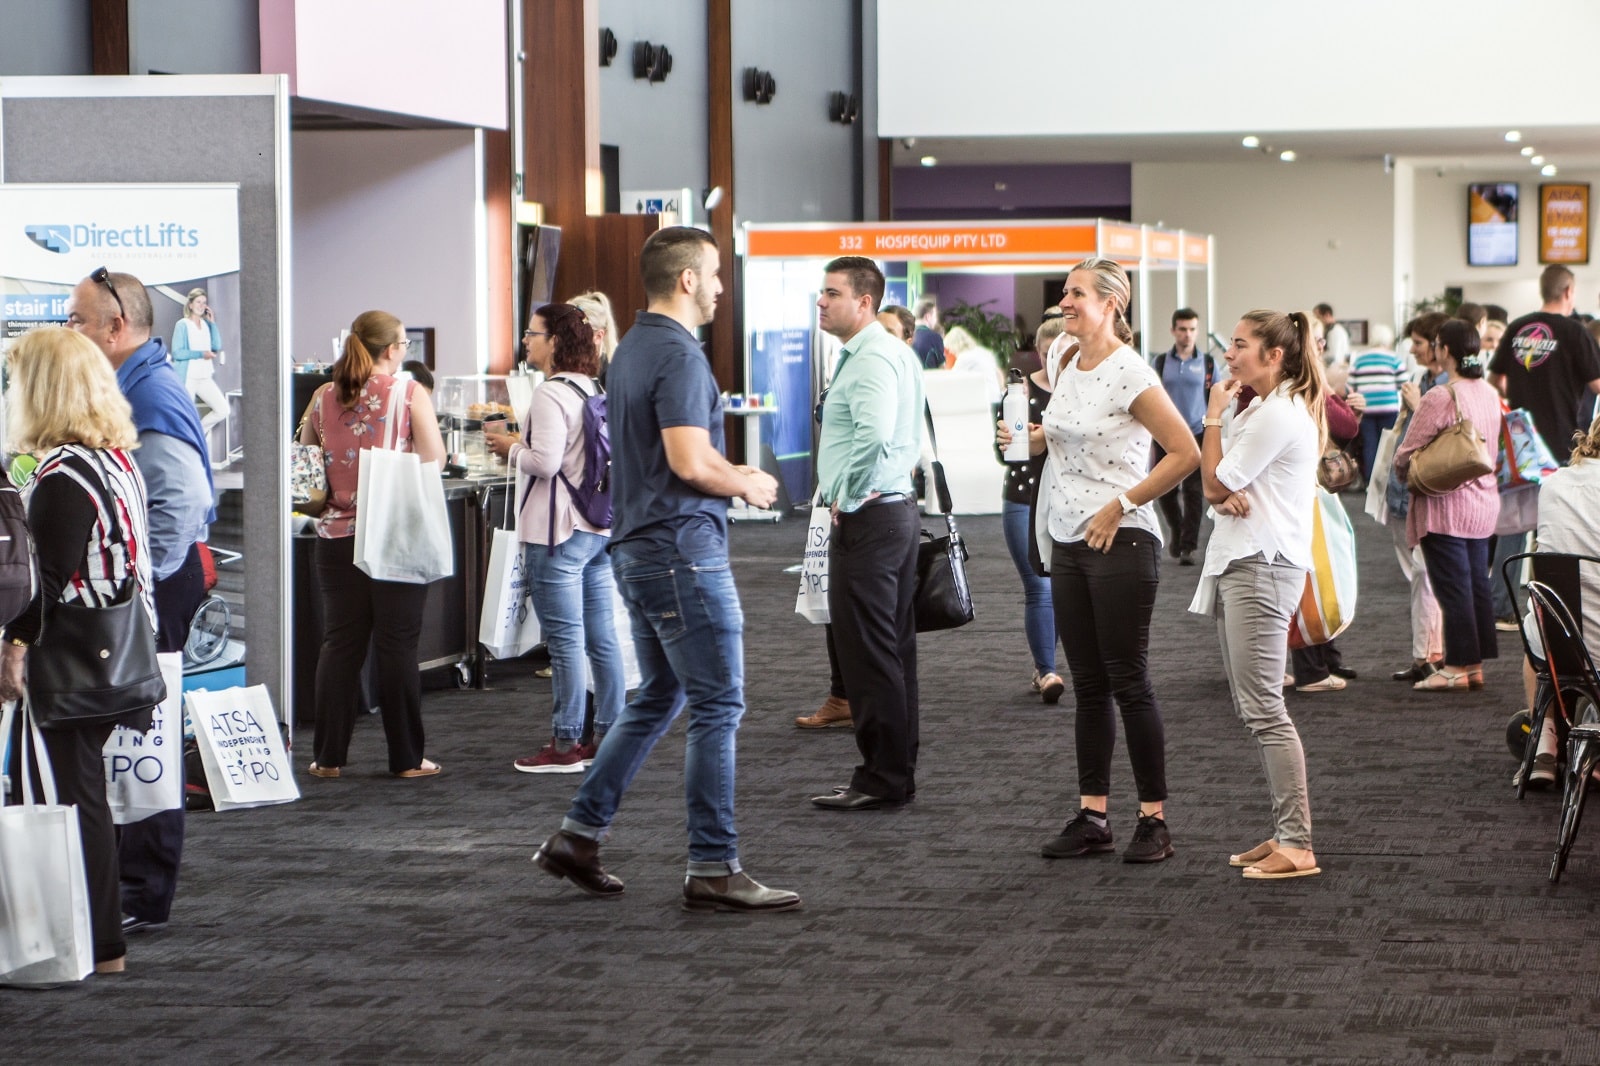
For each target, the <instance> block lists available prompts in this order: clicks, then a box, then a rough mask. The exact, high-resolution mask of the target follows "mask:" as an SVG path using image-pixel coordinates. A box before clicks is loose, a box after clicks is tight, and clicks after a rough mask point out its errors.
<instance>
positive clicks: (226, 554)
mask: <svg viewBox="0 0 1600 1066" xmlns="http://www.w3.org/2000/svg"><path fill="white" fill-rule="evenodd" d="M101 267H105V268H106V270H107V271H109V272H110V277H109V278H108V279H107V280H108V281H112V282H113V284H110V285H108V284H106V282H104V281H102V282H98V283H97V282H94V281H91V280H90V277H91V275H93V274H94V273H95V272H96V271H98V270H99V269H100V268H101ZM127 276H131V278H132V279H137V281H133V280H129V277H127ZM82 283H87V288H89V289H91V290H94V291H96V292H98V290H99V288H100V287H101V286H104V288H105V294H104V295H102V296H100V305H99V306H100V309H102V310H103V311H105V312H106V313H109V314H117V313H119V312H120V313H122V314H123V317H124V318H126V317H127V306H128V304H129V303H130V302H138V301H137V296H134V295H130V294H131V293H133V292H134V291H135V288H136V286H137V284H139V283H142V284H143V286H144V292H145V295H146V296H148V298H149V305H150V317H151V326H150V340H149V341H148V342H147V344H148V345H152V346H156V347H154V348H149V349H147V348H146V347H145V346H141V347H140V348H139V350H138V351H136V352H134V353H127V354H125V355H124V358H125V359H138V358H150V357H153V356H154V355H155V353H156V352H160V353H164V355H165V357H166V359H167V362H168V363H169V364H170V365H171V366H172V369H173V372H174V373H176V374H177V376H178V379H179V381H180V382H181V383H182V384H183V385H184V386H185V389H186V391H187V393H188V395H189V400H190V402H191V403H192V404H194V407H195V414H196V416H197V417H198V419H199V421H200V425H201V428H202V430H203V432H204V435H205V438H206V442H207V446H208V448H209V452H210V454H209V459H210V462H211V468H212V472H213V476H214V479H215V481H216V488H217V492H218V504H219V511H221V510H222V507H221V497H222V492H223V490H224V489H229V488H233V489H242V487H243V476H242V470H243V462H242V459H243V448H242V444H241V441H242V431H243V425H242V422H241V419H242V408H241V405H240V401H241V395H242V390H241V388H240V383H241V381H242V375H241V362H242V360H243V359H245V358H249V356H250V353H248V352H244V351H242V350H241V346H240V343H239V339H240V324H239V323H240V314H239V307H240V303H239V187H238V185H235V184H204V185H201V184H193V185H189V184H185V185H66V184H49V185H44V184H41V185H28V184H8V183H0V358H3V356H4V353H5V352H6V351H8V350H9V349H10V346H11V345H12V344H13V343H15V342H16V339H17V338H18V337H20V336H21V335H22V334H24V333H26V332H27V331H28V330H30V329H34V328H36V327H38V326H41V325H48V324H52V323H56V324H64V323H65V322H66V321H67V317H68V313H69V310H72V309H73V307H72V306H71V302H72V297H73V290H74V288H75V287H76V286H78V285H80V284H82ZM81 291H82V290H80V292H81ZM106 296H109V297H110V299H109V301H108V300H107V299H106ZM81 310H82V309H80V313H81ZM272 357H273V358H275V357H276V353H273V355H272ZM230 467H231V468H232V469H230ZM242 542H243V529H242V528H240V527H239V524H238V523H237V522H236V521H235V522H233V523H231V524H229V523H225V522H223V521H218V522H217V523H216V524H214V525H213V526H212V527H211V533H210V544H211V547H212V551H213V555H214V556H215V557H216V560H217V562H218V565H219V571H218V574H219V579H221V583H220V585H219V591H220V592H225V593H226V595H227V600H226V603H225V605H224V606H222V607H217V608H216V609H212V608H213V607H214V606H215V605H212V604H210V603H209V602H208V604H207V606H206V607H205V608H203V609H202V611H201V612H200V615H199V616H197V617H199V618H201V619H203V620H204V621H198V622H197V623H196V626H195V630H194V634H198V637H197V636H195V635H194V634H191V639H190V648H189V649H188V650H187V651H186V654H185V662H184V666H185V673H186V674H189V673H192V672H195V671H198V670H205V671H218V670H221V671H228V672H230V673H231V672H232V671H233V669H234V668H236V667H238V666H239V665H240V664H241V663H242V662H243V660H244V646H243V639H242V638H243V633H242V630H240V629H238V628H237V626H235V627H233V628H232V629H230V626H229V622H228V620H229V618H230V617H232V618H237V619H242V618H243V617H244V616H243V612H242V610H241V609H240V608H241V606H242V602H243V597H242V592H243V584H244V581H243V571H242V557H241V555H240V554H239V549H240V547H241V545H242ZM227 569H231V570H233V571H234V574H233V575H232V579H231V580H230V578H227V577H223V574H224V570H227ZM229 606H231V612H230V610H228V609H226V608H227V607H229ZM188 687H195V686H192V685H191V686H188Z"/></svg>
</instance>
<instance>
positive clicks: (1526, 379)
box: [1489, 311, 1600, 466]
mask: <svg viewBox="0 0 1600 1066" xmlns="http://www.w3.org/2000/svg"><path fill="white" fill-rule="evenodd" d="M1489 372H1490V373H1492V374H1502V375H1504V376H1505V379H1506V400H1507V401H1509V402H1510V404H1511V406H1512V407H1525V408H1527V409H1528V411H1529V412H1530V413H1532V415H1533V423H1534V426H1535V427H1537V428H1538V430H1539V435H1540V436H1541V437H1543V438H1544V442H1545V443H1546V444H1548V445H1549V446H1550V454H1552V455H1554V456H1555V458H1556V461H1557V462H1558V463H1560V464H1561V465H1563V466H1565V465H1566V463H1567V458H1568V457H1569V456H1570V455H1571V454H1572V434H1573V433H1574V432H1576V430H1577V428H1578V408H1579V405H1581V404H1582V403H1583V399H1584V395H1585V393H1586V392H1587V390H1588V387H1589V382H1591V381H1593V380H1595V379H1596V378H1600V348H1597V347H1596V346H1595V343H1594V339H1593V338H1592V337H1590V336H1589V331H1588V330H1586V329H1584V327H1583V323H1582V322H1579V321H1578V320H1577V319H1575V318H1570V317H1568V316H1566V315H1553V314H1550V313H1548V312H1545V311H1535V312H1534V313H1533V314H1531V315H1523V316H1522V317H1521V318H1519V319H1517V320H1516V321H1515V322H1513V323H1511V325H1510V326H1508V327H1507V328H1506V333H1505V336H1504V337H1501V338H1500V347H1499V348H1498V349H1496V350H1495V353H1494V359H1493V360H1491V361H1490V363H1489Z"/></svg>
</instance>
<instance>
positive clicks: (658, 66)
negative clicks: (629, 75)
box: [633, 41, 672, 82]
mask: <svg viewBox="0 0 1600 1066" xmlns="http://www.w3.org/2000/svg"><path fill="white" fill-rule="evenodd" d="M671 73H672V53H671V52H669V51H668V50H667V46H666V45H664V44H651V43H650V42H649V41H636V42H635V43H634V46H633V76H634V77H635V78H643V79H645V80H647V81H652V82H655V81H666V80H667V75H668V74H671Z"/></svg>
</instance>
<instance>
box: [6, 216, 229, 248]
mask: <svg viewBox="0 0 1600 1066" xmlns="http://www.w3.org/2000/svg"><path fill="white" fill-rule="evenodd" d="M22 230H23V232H24V233H26V234H27V235H28V240H30V241H32V242H33V243H34V244H37V245H38V246H39V247H40V248H43V249H44V250H45V251H47V252H54V253H55V254H56V255H66V254H67V253H68V252H72V251H76V250H82V249H115V250H119V251H130V250H131V251H145V250H154V249H165V248H198V247H199V246H200V231H199V230H197V229H195V228H193V227H191V226H185V225H183V224H182V223H181V222H146V223H144V224H142V225H137V226H96V225H94V224H93V223H82V222H79V223H74V224H71V225H64V224H54V225H45V224H40V225H32V226H23V228H22Z"/></svg>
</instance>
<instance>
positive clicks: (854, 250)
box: [745, 221, 1210, 265]
mask: <svg viewBox="0 0 1600 1066" xmlns="http://www.w3.org/2000/svg"><path fill="white" fill-rule="evenodd" d="M1147 232H1148V241H1147V238H1146V233H1147ZM1180 252H1181V253H1182V255H1181V256H1180V254H1179V253H1180ZM1208 253H1209V245H1208V242H1207V240H1206V238H1205V237H1194V236H1190V235H1188V234H1183V235H1181V238H1180V235H1179V234H1177V233H1172V232H1169V231H1165V230H1155V229H1152V230H1149V231H1145V230H1144V229H1143V228H1141V227H1140V226H1137V225H1129V224H1127V223H1118V222H1106V223H1101V224H1099V225H1098V226H1097V225H1096V224H1095V223H1094V222H1087V221H1086V222H1067V223H1039V224H1035V225H1019V224H1009V225H1008V224H1005V223H982V222H974V223H955V224H950V225H941V224H938V223H934V224H931V225H930V224H915V223H906V224H900V225H896V224H894V223H859V224H854V225H851V224H844V225H838V226H794V227H787V228H786V227H782V226H770V227H769V226H752V227H750V228H749V229H748V230H746V231H745V255H746V256H747V257H749V258H752V259H831V258H833V257H834V256H838V255H865V256H870V257H875V258H880V259H916V260H926V261H941V262H942V261H953V260H954V261H961V262H964V263H971V264H973V265H978V264H981V263H982V262H983V261H984V260H986V259H988V260H990V261H991V262H993V261H1013V262H1014V261H1016V260H1019V259H1057V260H1060V261H1063V262H1066V261H1070V260H1073V259H1084V258H1087V257H1089V256H1092V255H1107V256H1110V257H1111V258H1113V259H1116V260H1118V261H1121V262H1128V263H1132V262H1137V261H1138V260H1139V258H1140V256H1141V255H1142V254H1148V255H1149V256H1150V257H1151V258H1152V259H1161V260H1166V261H1169V262H1177V261H1178V260H1179V259H1180V258H1181V259H1182V261H1184V262H1186V263H1190V264H1200V263H1204V262H1206V261H1207V260H1208V259H1209V258H1210V256H1209V254H1208Z"/></svg>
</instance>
